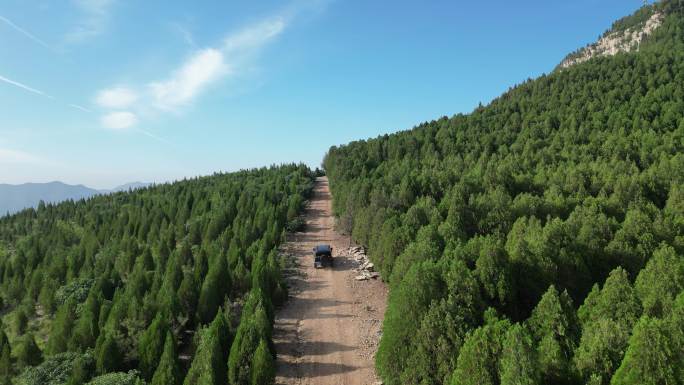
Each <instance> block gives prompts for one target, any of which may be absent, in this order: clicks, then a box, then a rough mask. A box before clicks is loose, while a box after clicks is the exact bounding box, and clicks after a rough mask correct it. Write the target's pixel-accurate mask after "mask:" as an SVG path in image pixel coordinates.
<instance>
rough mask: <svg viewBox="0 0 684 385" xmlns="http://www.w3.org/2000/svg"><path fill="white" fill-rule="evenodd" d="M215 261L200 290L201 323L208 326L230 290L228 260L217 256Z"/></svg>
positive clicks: (198, 306) (199, 312)
mask: <svg viewBox="0 0 684 385" xmlns="http://www.w3.org/2000/svg"><path fill="white" fill-rule="evenodd" d="M214 259H215V261H214V263H212V265H211V266H210V267H209V272H207V277H206V278H205V279H204V283H203V284H202V289H201V290H200V296H199V301H198V304H197V313H198V316H199V320H200V322H202V323H203V324H208V323H209V322H211V321H212V320H213V319H214V317H215V316H216V312H217V310H218V308H219V306H221V304H222V303H223V299H224V296H225V295H226V293H227V292H228V289H229V288H230V276H229V274H228V270H227V266H226V259H225V257H224V256H223V255H217V256H215V258H214Z"/></svg>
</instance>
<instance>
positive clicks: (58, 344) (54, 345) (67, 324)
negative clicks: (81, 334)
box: [47, 301, 76, 354]
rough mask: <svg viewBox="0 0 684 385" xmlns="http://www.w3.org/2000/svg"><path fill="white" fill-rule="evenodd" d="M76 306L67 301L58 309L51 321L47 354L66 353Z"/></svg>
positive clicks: (74, 319)
mask: <svg viewBox="0 0 684 385" xmlns="http://www.w3.org/2000/svg"><path fill="white" fill-rule="evenodd" d="M75 317H76V305H75V304H74V303H73V302H71V301H68V302H66V303H64V304H63V305H62V306H60V307H59V309H58V310H57V314H56V315H55V320H54V321H52V324H51V330H50V338H49V339H48V343H47V352H48V353H50V354H57V353H62V352H66V351H67V350H68V347H69V340H70V339H71V333H72V331H73V328H74V324H75V323H76V318H75Z"/></svg>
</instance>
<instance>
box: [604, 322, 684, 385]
mask: <svg viewBox="0 0 684 385" xmlns="http://www.w3.org/2000/svg"><path fill="white" fill-rule="evenodd" d="M672 337H673V336H672V334H671V333H670V330H668V325H667V323H666V322H665V321H664V320H659V319H656V318H650V317H648V316H644V317H642V318H641V319H640V320H639V322H638V323H637V324H636V326H635V328H634V333H633V334H632V337H631V338H630V339H629V348H628V349H627V352H626V353H625V358H624V359H623V360H622V364H621V365H620V367H619V368H618V370H617V372H615V376H613V379H612V380H611V382H610V383H611V385H637V384H643V385H658V384H679V383H680V380H681V378H678V375H680V374H681V373H677V369H678V368H677V365H679V366H681V363H678V362H677V359H679V358H681V352H680V351H681V346H673V344H672V343H673V340H672Z"/></svg>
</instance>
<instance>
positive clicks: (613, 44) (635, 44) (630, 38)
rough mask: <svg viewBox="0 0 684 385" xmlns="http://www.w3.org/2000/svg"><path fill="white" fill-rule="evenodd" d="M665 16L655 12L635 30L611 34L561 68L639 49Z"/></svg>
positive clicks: (566, 61)
mask: <svg viewBox="0 0 684 385" xmlns="http://www.w3.org/2000/svg"><path fill="white" fill-rule="evenodd" d="M663 19H664V15H663V14H662V13H660V12H654V13H653V15H651V17H650V18H648V20H646V21H645V22H643V23H642V24H641V25H638V26H636V27H633V28H628V29H625V30H623V31H617V32H611V33H608V34H606V35H605V36H603V37H602V38H601V39H599V41H598V42H596V43H594V44H591V45H588V46H587V47H585V48H582V49H581V50H579V51H578V52H576V53H574V54H572V55H569V56H568V57H567V58H565V60H563V62H561V64H560V66H559V67H560V68H568V67H571V66H573V65H575V64H579V63H584V62H585V61H588V60H590V59H592V58H595V57H599V56H613V55H616V54H618V53H620V52H630V51H634V50H638V49H639V44H640V43H641V42H642V41H643V39H644V38H645V37H646V36H648V35H650V34H651V33H653V31H655V30H656V29H657V28H658V27H660V25H661V24H662V23H663Z"/></svg>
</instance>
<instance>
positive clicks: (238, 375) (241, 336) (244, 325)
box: [228, 317, 263, 385]
mask: <svg viewBox="0 0 684 385" xmlns="http://www.w3.org/2000/svg"><path fill="white" fill-rule="evenodd" d="M261 338H263V337H262V336H260V335H259V331H258V329H257V326H256V324H255V322H254V320H252V319H251V317H245V318H243V319H242V321H241V322H240V326H239V327H238V330H237V333H236V335H235V339H234V340H233V345H232V346H231V348H230V354H229V356H228V384H229V385H249V384H250V381H251V377H252V369H251V367H252V364H253V357H254V352H255V350H256V348H257V347H258V344H259V341H260V339H261Z"/></svg>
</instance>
